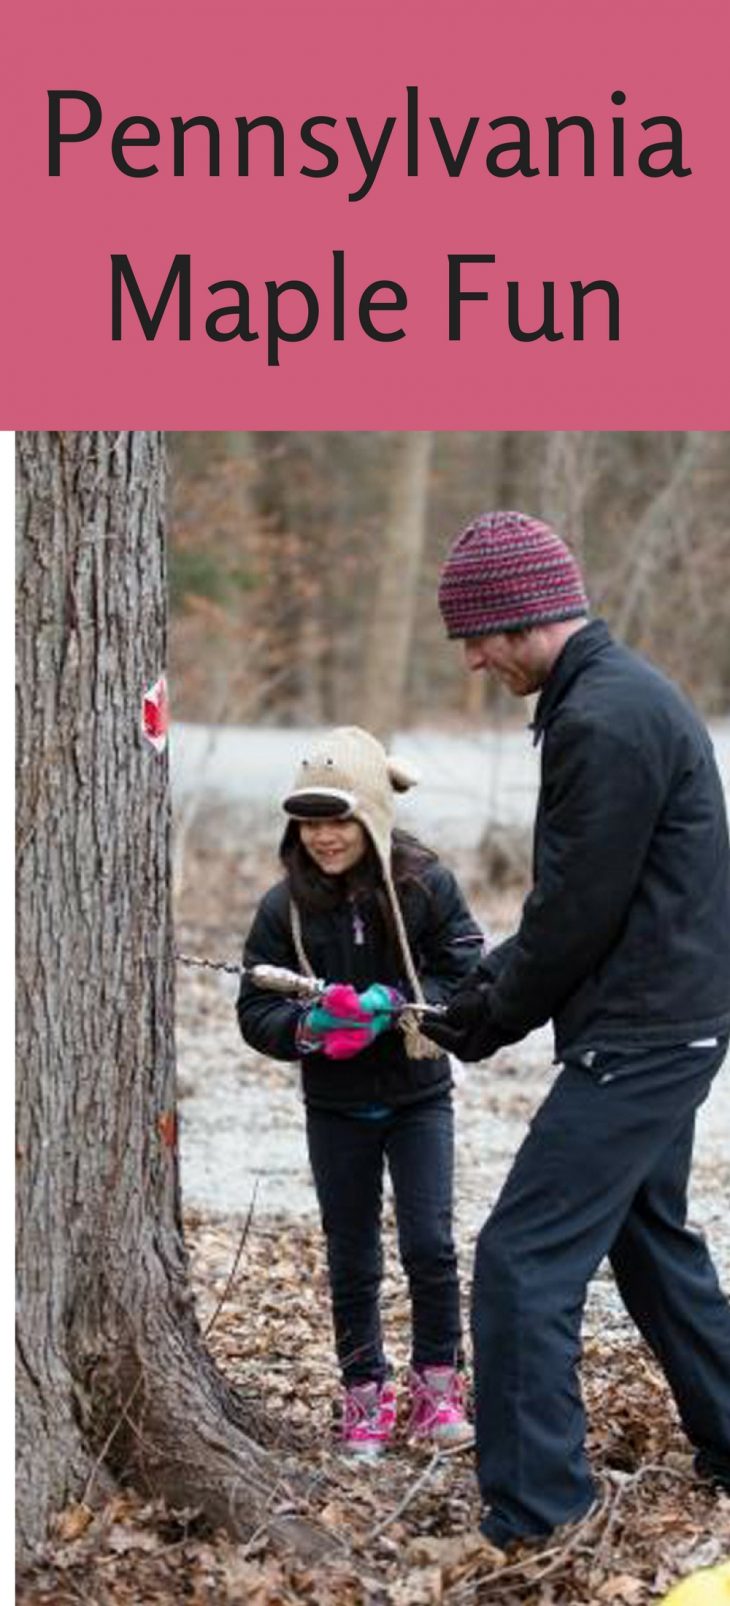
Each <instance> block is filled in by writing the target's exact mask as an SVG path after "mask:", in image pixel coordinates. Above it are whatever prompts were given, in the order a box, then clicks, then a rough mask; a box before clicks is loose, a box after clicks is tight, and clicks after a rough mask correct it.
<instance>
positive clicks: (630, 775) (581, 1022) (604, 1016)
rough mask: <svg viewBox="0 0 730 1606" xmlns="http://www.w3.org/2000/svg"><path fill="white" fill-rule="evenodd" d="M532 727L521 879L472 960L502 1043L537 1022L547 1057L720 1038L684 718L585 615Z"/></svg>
mask: <svg viewBox="0 0 730 1606" xmlns="http://www.w3.org/2000/svg"><path fill="white" fill-rule="evenodd" d="M534 731H535V740H536V741H540V740H541V741H542V775H541V788H540V796H539V801H538V810H537V818H536V823H535V842H534V886H533V890H532V892H531V893H530V895H529V897H528V898H527V900H526V903H525V905H524V909H523V913H522V919H521V923H520V927H519V930H518V931H517V933H516V935H515V936H514V937H512V938H510V939H509V940H508V941H507V942H506V943H503V944H501V945H500V947H499V948H496V949H494V950H493V951H492V954H491V955H489V956H488V958H487V959H486V960H485V961H483V974H485V975H486V976H487V978H490V977H491V978H496V980H495V986H494V990H493V993H492V995H491V1006H492V1012H493V1015H494V1018H495V1023H496V1026H497V1028H498V1029H499V1030H501V1029H502V1028H503V1029H504V1034H505V1035H504V1040H505V1041H510V1040H513V1039H515V1038H517V1037H521V1036H523V1035H524V1034H525V1033H526V1032H528V1031H530V1030H531V1029H532V1028H533V1027H535V1026H538V1025H540V1024H541V1023H543V1022H544V1021H546V1020H548V1019H550V1018H551V1017H552V1018H553V1020H554V1024H555V1046H556V1053H557V1055H558V1057H562V1056H563V1054H564V1053H565V1052H566V1050H568V1049H570V1050H571V1051H573V1050H584V1049H589V1048H599V1047H612V1046H616V1047H620V1046H630V1045H642V1044H644V1045H650V1044H654V1043H656V1044H664V1043H677V1042H691V1041H692V1040H693V1039H695V1038H697V1037H705V1036H714V1035H715V1034H721V1033H724V1032H727V1030H728V1028H730V850H729V847H728V826H727V816H726V810H725V802H724V798H723V793H722V786H721V782H720V778H719V775H718V771H717V765H716V763H715V758H714V753H713V749H712V744H711V742H710V738H709V736H708V734H707V731H706V730H705V728H704V726H703V724H702V723H701V721H700V720H699V718H698V716H697V714H696V713H695V712H694V710H693V708H692V707H691V706H690V704H689V703H688V702H687V701H686V700H685V698H684V697H683V696H682V695H681V693H680V692H679V691H678V689H677V688H676V686H674V685H672V683H671V682H670V681H668V680H666V679H665V677H664V676H663V675H661V674H659V672H658V671H657V670H656V669H654V668H653V667H652V666H651V665H650V664H648V663H646V662H645V660H643V659H642V658H639V657H637V656H636V655H635V654H634V653H632V652H629V651H628V650H627V649H626V648H625V647H622V646H620V645H618V643H616V642H614V641H613V639H612V637H611V635H610V633H609V631H608V629H607V627H606V625H605V624H604V623H603V621H602V620H600V619H597V620H595V621H593V622H592V623H591V624H589V625H587V626H585V627H584V628H583V629H582V630H580V631H578V632H577V633H576V635H574V636H571V637H570V639H569V640H568V642H567V643H566V645H565V647H564V649H563V651H562V653H561V654H560V657H559V659H558V660H557V663H556V664H555V667H554V668H553V670H552V672H551V674H550V677H549V679H548V680H547V682H546V683H545V686H544V687H543V690H542V693H541V695H540V698H539V701H538V705H537V710H536V715H535V722H534ZM480 968H481V967H480Z"/></svg>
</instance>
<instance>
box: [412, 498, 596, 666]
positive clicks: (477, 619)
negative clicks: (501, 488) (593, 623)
mask: <svg viewBox="0 0 730 1606" xmlns="http://www.w3.org/2000/svg"><path fill="white" fill-rule="evenodd" d="M438 599H439V607H440V609H441V613H442V615H443V619H444V624H445V625H446V631H447V634H448V635H449V636H457V637H458V636H489V635H494V634H496V633H497V632H502V631H508V630H529V629H530V628H531V627H532V626H533V625H546V624H552V623H553V622H554V621H556V620H558V619H577V618H579V617H581V616H582V615H584V614H587V612H588V598H587V596H586V594H585V590H584V587H583V580H582V577H581V572H580V569H579V567H578V564H577V562H576V560H575V558H574V557H573V554H572V552H570V551H569V550H568V547H567V546H566V545H565V543H564V542H563V541H561V539H560V536H559V535H556V534H555V531H554V530H551V529H550V526H549V525H548V524H543V523H542V521H541V520H540V519H532V518H530V517H529V515H528V514H526V513H480V514H479V516H478V518H476V519H473V520H472V522H471V524H467V526H466V529H465V530H462V531H461V534H460V535H457V537H456V540H455V542H454V544H453V546H452V548H451V551H450V553H449V556H448V558H447V559H446V562H445V564H444V566H443V569H442V571H441V579H440V582H439V593H438Z"/></svg>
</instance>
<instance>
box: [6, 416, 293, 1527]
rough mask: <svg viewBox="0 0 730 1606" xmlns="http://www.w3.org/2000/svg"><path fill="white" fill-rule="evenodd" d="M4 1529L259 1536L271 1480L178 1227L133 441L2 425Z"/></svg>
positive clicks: (145, 456)
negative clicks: (13, 929) (12, 851)
mask: <svg viewBox="0 0 730 1606" xmlns="http://www.w3.org/2000/svg"><path fill="white" fill-rule="evenodd" d="M17 483H18V530H19V536H20V537H21V540H20V542H19V553H20V557H19V574H18V655H17V662H18V687H17V770H18V774H17V780H18V800H19V802H18V934H17V960H18V1028H17V1030H18V1108H17V1140H18V1159H19V1183H18V1196H17V1198H18V1266H19V1283H20V1290H19V1292H20V1298H19V1319H18V1329H17V1333H18V1337H17V1380H18V1390H17V1407H18V1431H17V1447H18V1501H17V1513H18V1535H19V1551H20V1555H21V1558H26V1557H28V1556H29V1555H30V1554H31V1553H32V1551H33V1550H34V1548H35V1547H36V1546H37V1545H38V1544H39V1542H41V1541H42V1540H43V1539H44V1537H45V1535H46V1532H47V1528H48V1524H49V1520H50V1519H51V1517H52V1514H53V1513H54V1511H56V1510H58V1509H59V1508H61V1507H63V1506H64V1505H65V1504H66V1503H68V1502H69V1501H70V1500H82V1499H89V1498H91V1497H92V1495H93V1493H95V1492H97V1488H98V1484H99V1480H100V1479H103V1480H104V1481H105V1482H107V1483H108V1481H109V1478H110V1475H113V1476H116V1477H122V1476H123V1477H124V1478H131V1479H132V1480H133V1481H136V1482H137V1483H138V1484H141V1485H142V1486H143V1487H144V1488H145V1489H147V1490H152V1491H154V1492H156V1493H158V1494H162V1495H164V1496H165V1497H166V1498H167V1499H168V1500H169V1501H170V1502H171V1503H172V1504H174V1505H176V1506H190V1507H195V1508H202V1510H203V1511H204V1512H205V1514H206V1515H207V1516H208V1517H209V1518H210V1519H211V1520H212V1521H213V1522H215V1523H222V1524H225V1525H226V1526H227V1527H228V1528H229V1530H230V1531H231V1532H232V1533H234V1534H235V1535H238V1536H244V1535H249V1534H250V1533H251V1532H252V1530H253V1529H255V1528H256V1527H257V1526H258V1524H259V1523H260V1522H261V1521H267V1522H268V1521H269V1520H270V1525H271V1524H273V1531H274V1532H275V1534H276V1535H277V1536H278V1537H280V1538H287V1537H291V1538H292V1539H294V1540H295V1541H296V1540H297V1539H301V1540H302V1543H303V1545H306V1544H307V1540H308V1537H309V1536H308V1534H307V1532H306V1531H305V1530H304V1529H303V1528H302V1529H301V1531H300V1530H299V1529H298V1528H297V1526H296V1522H294V1523H293V1524H292V1523H291V1521H290V1520H288V1519H286V1518H285V1517H282V1518H281V1519H277V1516H276V1506H277V1499H278V1496H277V1490H278V1489H279V1488H280V1487H281V1483H280V1473H281V1468H280V1467H279V1466H278V1465H277V1461H276V1460H275V1459H274V1458H273V1457H272V1456H271V1455H270V1454H269V1453H268V1452H266V1451H265V1450H262V1449H261V1448H260V1447H259V1446H258V1445H256V1444H255V1443H254V1442H252V1440H251V1439H250V1438H249V1437H248V1436H247V1428H248V1427H249V1425H250V1424H251V1422H255V1414H254V1412H253V1411H247V1409H246V1407H245V1406H244V1403H243V1402H242V1400H241V1398H240V1397H239V1396H238V1395H236V1394H235V1393H234V1391H233V1390H232V1389H231V1387H230V1386H229V1385H228V1384H227V1383H226V1381H225V1380H224V1379H223V1377H222V1376H221V1374H220V1373H219V1372H218V1371H217V1370H216V1368H215V1366H214V1364H213V1362H212V1360H211V1359H210V1357H209V1356H208V1354H207V1352H206V1351H205V1348H204V1346H203V1343H202V1340H201V1335H200V1330H199V1327H198V1323H197V1320H196V1316H195V1312H194V1308H193V1303H192V1295H191V1291H190V1287H189V1282H188V1267H187V1259H186V1254H185V1248H184V1244H183V1239H182V1232H181V1220H180V1199H179V1186H178V1157H177V1142H176V1119H175V1055H174V1037H173V1008H174V998H173V935H172V922H171V911H170V897H169V882H170V876H169V861H170V797H169V784H168V764H167V755H166V754H159V753H157V752H155V750H154V749H153V747H152V746H151V745H150V743H149V742H148V741H147V740H146V739H145V737H144V736H143V735H142V732H141V704H142V695H143V692H144V690H145V688H147V687H148V686H149V685H150V684H151V683H152V682H154V681H155V680H156V679H157V677H158V676H159V675H160V674H161V673H162V672H163V670H164V666H165V659H166V593H165V572H164V543H163V504H164V466H163V455H162V443H161V437H160V436H159V435H157V434H152V433H144V432H142V433H140V432H132V433H116V434H112V433H73V434H47V433H37V434H36V433H33V434H21V435H19V436H18V446H17Z"/></svg>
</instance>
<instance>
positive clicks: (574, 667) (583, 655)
mask: <svg viewBox="0 0 730 1606" xmlns="http://www.w3.org/2000/svg"><path fill="white" fill-rule="evenodd" d="M612 641H613V637H612V635H611V632H610V630H609V628H608V625H607V624H606V623H605V621H604V620H603V619H592V620H591V622H590V624H587V625H584V627H583V629H582V630H577V631H576V633H575V635H574V636H570V637H569V638H568V640H567V641H566V643H565V646H564V647H563V650H562V652H561V653H560V655H559V657H558V658H556V660H555V663H554V664H553V667H552V669H551V671H550V674H549V675H548V678H547V680H546V681H545V684H544V686H543V688H542V691H541V692H540V696H539V698H538V701H537V707H536V709H535V717H534V719H533V721H532V724H531V726H530V729H531V731H532V733H533V738H532V739H533V743H534V744H535V745H537V743H538V742H539V740H540V738H541V736H542V734H543V732H544V730H545V726H546V724H547V722H548V720H549V718H550V715H551V714H552V713H553V711H554V709H555V708H557V705H558V703H559V702H560V700H561V698H563V697H564V696H565V693H566V691H567V690H568V687H569V686H570V685H572V683H573V681H574V680H575V678H576V675H579V674H580V673H581V670H582V669H583V668H584V667H585V665H586V664H587V663H589V662H590V660H591V659H592V658H595V657H596V656H597V654H598V653H599V652H605V650H606V648H607V647H610V646H611V644H612Z"/></svg>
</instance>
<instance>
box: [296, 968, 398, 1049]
mask: <svg viewBox="0 0 730 1606" xmlns="http://www.w3.org/2000/svg"><path fill="white" fill-rule="evenodd" d="M404 1002H405V1000H404V998H403V997H402V996H401V994H400V993H399V992H398V991H397V990H396V988H395V987H386V986H385V984H384V983H383V982H379V981H376V982H373V983H372V984H371V986H370V987H368V988H366V990H365V992H362V993H358V992H356V990H355V988H354V987H352V986H351V985H350V983H349V982H332V983H331V985H330V986H329V987H325V990H324V992H323V993H322V995H321V997H319V998H318V999H317V1000H316V1002H315V1003H313V1004H310V1006H309V1008H308V1010H307V1011H306V1013H305V1014H304V1015H303V1016H302V1018H301V1020H300V1022H299V1026H298V1028H297V1048H298V1049H299V1052H300V1054H313V1053H320V1054H326V1055H327V1058H328V1059H332V1060H344V1059H350V1058H351V1057H352V1055H353V1054H359V1053H360V1051H361V1049H363V1048H367V1047H368V1046H369V1044H370V1043H373V1042H374V1041H375V1038H376V1037H378V1036H379V1035H380V1033H381V1032H386V1031H388V1029H389V1027H391V1026H393V1025H394V1023H395V1016H396V1014H397V1012H398V1010H400V1009H402V1007H403V1004H404Z"/></svg>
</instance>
